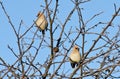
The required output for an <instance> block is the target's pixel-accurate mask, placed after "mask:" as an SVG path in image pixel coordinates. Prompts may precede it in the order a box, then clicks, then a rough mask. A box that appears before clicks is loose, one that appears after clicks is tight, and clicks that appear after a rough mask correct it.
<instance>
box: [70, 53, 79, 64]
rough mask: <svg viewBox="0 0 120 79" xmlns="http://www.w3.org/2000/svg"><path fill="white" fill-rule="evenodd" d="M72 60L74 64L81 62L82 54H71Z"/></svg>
mask: <svg viewBox="0 0 120 79" xmlns="http://www.w3.org/2000/svg"><path fill="white" fill-rule="evenodd" d="M70 59H71V60H72V61H73V62H79V61H80V54H79V53H78V52H77V53H71V54H70Z"/></svg>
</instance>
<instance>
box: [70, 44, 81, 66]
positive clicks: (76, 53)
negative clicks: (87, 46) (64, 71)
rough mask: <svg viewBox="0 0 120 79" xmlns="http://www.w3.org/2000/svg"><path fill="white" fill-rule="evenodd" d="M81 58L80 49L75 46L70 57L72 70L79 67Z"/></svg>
mask: <svg viewBox="0 0 120 79" xmlns="http://www.w3.org/2000/svg"><path fill="white" fill-rule="evenodd" d="M80 57H81V56H80V53H79V48H78V46H76V45H75V46H74V47H73V49H72V52H71V53H70V56H69V60H70V63H71V67H72V68H75V67H76V66H78V63H79V62H80Z"/></svg>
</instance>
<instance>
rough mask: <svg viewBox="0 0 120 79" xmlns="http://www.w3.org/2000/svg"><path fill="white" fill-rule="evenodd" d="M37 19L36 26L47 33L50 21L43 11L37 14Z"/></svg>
mask: <svg viewBox="0 0 120 79" xmlns="http://www.w3.org/2000/svg"><path fill="white" fill-rule="evenodd" d="M37 17H38V18H37V20H36V21H35V24H36V26H37V27H38V28H39V29H40V31H42V34H45V30H47V26H48V22H47V20H46V18H45V15H44V14H43V13H41V12H39V13H38V15H37Z"/></svg>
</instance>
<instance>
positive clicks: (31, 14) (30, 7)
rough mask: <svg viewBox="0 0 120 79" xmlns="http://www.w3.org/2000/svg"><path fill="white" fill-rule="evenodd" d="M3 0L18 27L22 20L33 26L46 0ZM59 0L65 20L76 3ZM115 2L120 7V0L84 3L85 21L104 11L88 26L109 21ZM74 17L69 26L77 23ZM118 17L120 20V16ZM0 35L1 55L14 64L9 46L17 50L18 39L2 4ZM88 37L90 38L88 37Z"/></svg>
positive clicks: (26, 24)
mask: <svg viewBox="0 0 120 79" xmlns="http://www.w3.org/2000/svg"><path fill="white" fill-rule="evenodd" d="M1 1H2V2H3V5H4V7H5V9H6V11H7V13H8V15H9V16H10V18H11V20H12V23H13V24H14V26H15V28H16V29H18V27H19V23H20V20H23V21H24V25H25V26H28V27H29V26H31V25H32V23H33V20H35V19H36V15H37V13H38V12H39V11H41V10H42V8H41V7H40V5H41V4H42V5H44V2H43V1H44V0H1ZM59 2H60V3H59V15H58V17H59V18H60V20H61V21H62V22H63V21H64V20H65V17H66V16H67V14H68V12H69V11H70V10H71V9H72V8H73V6H74V5H72V4H71V2H70V0H59ZM114 3H115V4H116V6H117V7H120V1H119V0H91V1H90V2H88V3H85V4H82V5H81V7H83V8H84V11H83V18H84V21H87V20H88V19H89V18H91V17H92V16H93V15H94V14H96V13H99V12H102V11H103V12H104V13H103V14H102V15H100V16H99V17H97V18H96V20H94V21H93V22H91V24H88V26H90V25H92V24H95V23H96V22H99V21H103V22H107V21H109V20H110V18H111V17H112V14H113V13H114ZM53 4H54V2H53ZM51 7H52V6H51ZM72 18H73V19H74V20H73V21H72V22H71V23H69V24H68V27H69V26H74V25H75V24H77V20H76V19H75V18H76V15H74V16H73V17H72ZM117 19H118V20H119V21H120V18H117ZM118 20H115V24H116V25H117V24H118V23H119V21H118ZM98 30H99V29H98ZM114 31H115V30H114ZM114 31H113V32H114ZM56 35H57V34H56ZM0 36H1V37H0V57H2V58H3V59H4V60H6V62H7V63H9V64H12V63H13V62H14V57H13V55H12V54H11V52H10V50H9V49H8V47H7V46H8V45H10V46H11V47H13V49H14V50H15V51H16V52H17V49H15V48H17V47H16V43H17V40H16V37H15V35H14V33H13V30H12V28H11V26H10V24H9V23H8V19H7V18H6V16H5V14H4V12H3V10H2V8H1V6H0ZM88 39H90V38H89V37H88ZM88 46H89V45H88ZM68 47H69V46H68ZM88 48H89V47H88ZM86 50H87V48H86ZM38 61H39V60H38ZM69 67H70V66H69Z"/></svg>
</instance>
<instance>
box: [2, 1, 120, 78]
mask: <svg viewBox="0 0 120 79" xmlns="http://www.w3.org/2000/svg"><path fill="white" fill-rule="evenodd" d="M89 1H90V0H70V2H72V4H73V5H74V7H73V8H72V9H71V11H70V12H68V13H67V14H68V15H67V16H66V17H64V18H63V19H61V17H62V16H61V17H59V14H60V13H61V12H60V11H59V8H60V7H61V5H59V0H55V2H54V1H53V0H44V2H45V5H43V6H42V8H43V10H42V11H43V13H45V14H46V17H47V20H48V23H49V25H48V30H47V31H46V33H45V36H44V37H43V36H42V34H41V33H40V32H39V31H38V28H37V27H35V24H34V21H33V24H32V25H31V26H29V27H26V29H24V30H23V20H21V22H20V24H19V28H18V29H16V28H15V26H14V22H12V20H11V17H10V15H9V14H8V12H7V10H6V8H5V6H4V3H2V1H0V6H1V7H2V10H3V12H4V14H5V15H6V18H7V19H8V22H9V24H10V26H11V27H12V30H13V32H14V34H15V36H16V40H17V46H16V48H12V47H11V46H10V45H8V49H9V50H10V51H11V52H12V54H13V55H14V56H15V57H16V58H15V61H14V63H13V64H12V65H9V63H7V61H5V60H4V58H2V57H0V66H1V67H2V69H0V78H1V79H3V78H9V79H11V78H14V79H46V78H49V79H53V78H55V79H65V78H66V79H72V78H73V79H82V78H94V79H100V78H102V79H107V78H111V79H115V78H120V76H119V75H117V74H120V24H117V25H114V22H115V20H116V18H119V20H120V17H119V16H120V14H119V13H120V7H117V6H116V5H115V4H113V5H114V7H113V8H114V11H113V15H111V16H112V18H111V19H109V21H107V22H105V21H104V22H102V21H98V22H96V23H94V24H91V26H90V25H89V24H90V23H91V22H92V21H94V20H96V18H97V17H100V16H101V15H102V14H103V13H104V12H98V13H97V14H95V15H92V17H91V18H89V19H87V20H84V18H83V17H84V15H83V13H82V12H83V11H84V10H85V8H84V7H80V5H81V4H87V3H88V2H89ZM53 2H54V3H55V5H52V3H53ZM51 5H52V6H54V7H51ZM75 14H76V16H77V17H78V18H72V16H73V15H75ZM86 16H87V15H86ZM74 19H76V21H77V22H76V23H78V24H76V25H74V26H73V25H72V26H68V25H70V24H71V23H72V22H74ZM98 29H99V30H98ZM110 30H113V31H114V30H116V31H115V33H114V34H113V33H112V31H110ZM74 44H77V45H78V46H79V47H80V53H81V61H80V63H79V65H78V67H76V68H75V69H72V68H71V67H70V64H69V60H68V56H69V52H70V51H71V48H72V47H73V45H74ZM54 47H57V48H58V49H59V51H58V52H57V53H55V52H54V51H53V49H54ZM15 49H18V51H17V52H16V51H15ZM38 60H39V61H38Z"/></svg>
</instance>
